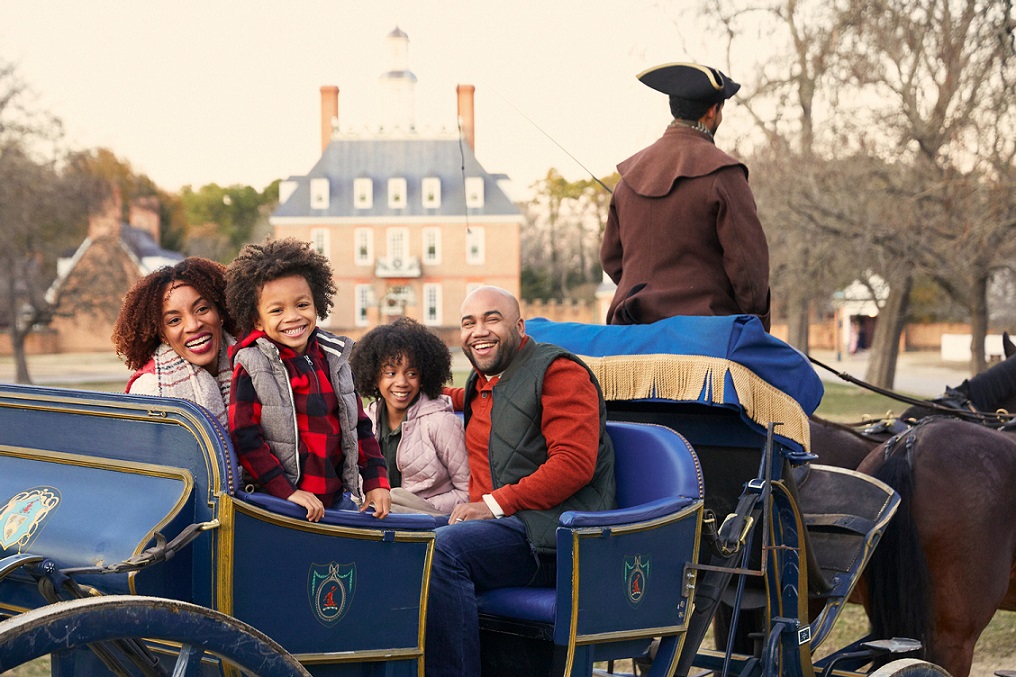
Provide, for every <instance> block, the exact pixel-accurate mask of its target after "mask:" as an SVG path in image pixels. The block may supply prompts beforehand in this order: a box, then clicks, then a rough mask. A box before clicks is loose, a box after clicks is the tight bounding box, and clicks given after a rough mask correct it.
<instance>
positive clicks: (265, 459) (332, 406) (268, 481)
mask: <svg viewBox="0 0 1016 677" xmlns="http://www.w3.org/2000/svg"><path fill="white" fill-rule="evenodd" d="M226 278H227V285H226V302H227V303H228V305H229V309H230V312H231V313H232V315H233V318H234V319H235V321H236V324H237V328H238V329H239V331H240V332H241V336H242V338H241V339H240V340H239V342H238V343H237V344H236V345H235V346H234V347H233V349H232V350H231V357H232V359H233V384H232V391H231V393H230V402H229V428H230V435H231V436H232V438H233V446H234V448H235V449H236V453H237V458H238V459H239V461H240V464H241V465H242V466H243V469H244V471H245V473H246V476H247V477H245V480H247V479H249V481H250V482H252V483H253V484H254V486H255V488H257V489H258V490H260V491H266V492H268V493H269V494H272V495H273V496H278V497H279V498H284V499H286V500H288V501H292V502H293V503H296V504H298V505H300V506H303V507H304V508H306V509H307V519H308V520H310V521H311V522H317V521H319V520H320V519H321V518H322V517H323V516H324V510H325V508H326V507H327V508H333V507H337V508H351V507H353V502H352V501H351V500H349V499H348V498H346V497H345V496H344V492H348V493H349V494H351V495H353V496H356V497H357V498H359V497H360V480H361V478H362V481H363V491H364V494H363V498H362V502H361V505H360V511H361V512H362V511H364V510H366V509H367V508H368V506H370V505H371V504H373V505H374V516H375V517H377V518H379V519H380V518H383V517H385V516H386V515H387V514H388V511H389V509H390V507H391V496H390V495H389V491H388V488H389V486H388V475H387V471H386V469H385V459H384V456H382V455H381V450H380V449H379V448H378V444H377V440H376V439H375V438H374V433H373V431H372V430H371V425H370V419H369V418H367V414H366V413H365V412H364V410H363V404H362V403H361V401H360V396H359V395H358V394H357V393H356V391H355V390H354V388H353V373H352V370H351V369H350V366H349V361H348V356H349V352H350V350H351V349H352V344H353V342H352V341H351V340H350V339H348V338H345V337H340V336H333V335H332V334H329V333H327V332H324V331H322V330H321V329H318V328H317V320H318V318H322V319H323V318H325V317H328V311H329V310H330V308H331V307H332V295H333V294H334V293H335V283H334V282H333V281H332V270H331V266H330V265H329V264H328V259H326V258H325V257H324V256H322V255H320V254H318V253H317V252H315V251H314V250H313V249H311V247H310V244H309V243H306V242H300V241H298V240H295V239H292V238H288V239H283V240H268V241H266V242H265V243H263V244H248V245H246V246H244V248H243V249H241V250H240V253H239V255H237V257H236V259H234V260H233V262H232V263H231V264H229V268H228V269H227V271H226Z"/></svg>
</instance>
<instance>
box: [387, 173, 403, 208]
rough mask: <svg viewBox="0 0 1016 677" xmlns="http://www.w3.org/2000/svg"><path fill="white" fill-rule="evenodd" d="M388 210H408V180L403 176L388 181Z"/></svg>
mask: <svg viewBox="0 0 1016 677" xmlns="http://www.w3.org/2000/svg"><path fill="white" fill-rule="evenodd" d="M388 208H389V209H405V208H406V180H405V179H404V178H402V177H401V176H395V177H392V178H390V179H388Z"/></svg>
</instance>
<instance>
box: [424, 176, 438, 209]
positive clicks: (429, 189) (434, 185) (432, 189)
mask: <svg viewBox="0 0 1016 677" xmlns="http://www.w3.org/2000/svg"><path fill="white" fill-rule="evenodd" d="M420 199H421V200H422V201H423V207H424V209H438V208H439V207H440V206H441V179H440V178H438V177H436V176H426V177H424V179H423V181H422V182H421V183H420Z"/></svg>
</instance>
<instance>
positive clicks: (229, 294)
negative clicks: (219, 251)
mask: <svg viewBox="0 0 1016 677" xmlns="http://www.w3.org/2000/svg"><path fill="white" fill-rule="evenodd" d="M291 275H299V276H300V277H302V278H303V279H305V280H307V284H308V285H309V286H310V292H311V294H312V295H313V297H314V310H315V311H316V312H317V315H318V317H319V318H321V319H322V320H323V319H325V318H326V317H328V313H329V311H330V310H331V307H332V296H333V295H334V294H335V282H334V281H333V280H332V267H331V265H329V263H328V259H327V258H325V257H324V256H322V255H321V254H318V253H317V252H316V251H314V250H313V249H312V248H311V245H310V243H309V242H302V241H300V240H297V239H296V238H292V237H288V238H284V239H281V240H272V239H268V240H266V241H265V242H263V243H261V244H248V245H244V247H243V249H241V250H240V253H239V254H238V255H237V257H236V258H235V259H233V262H232V263H230V264H229V267H228V268H227V269H226V304H227V305H228V306H229V312H230V313H231V314H232V315H233V320H234V321H235V322H236V326H237V329H238V330H239V331H240V334H241V336H242V335H246V334H249V333H250V332H251V331H252V330H253V329H254V322H255V321H257V319H258V300H259V299H260V297H261V290H262V289H263V288H264V286H265V285H266V284H268V283H269V282H271V281H273V280H278V279H280V278H283V277H290V276H291Z"/></svg>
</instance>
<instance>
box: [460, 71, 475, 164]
mask: <svg viewBox="0 0 1016 677" xmlns="http://www.w3.org/2000/svg"><path fill="white" fill-rule="evenodd" d="M475 91H476V87H474V86H473V85H456V86H455V93H456V94H457V95H458V98H459V125H460V126H461V127H462V136H464V137H465V138H466V143H468V144H469V147H470V148H471V149H472V150H473V152H474V153H475V152H476V140H475V138H474V137H475V130H474V127H473V92H475Z"/></svg>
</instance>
